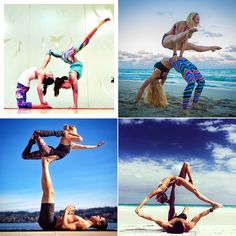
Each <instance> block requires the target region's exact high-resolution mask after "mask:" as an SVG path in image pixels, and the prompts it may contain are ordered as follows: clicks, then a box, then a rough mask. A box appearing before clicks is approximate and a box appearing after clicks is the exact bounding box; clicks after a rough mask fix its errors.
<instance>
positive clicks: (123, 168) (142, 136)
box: [119, 119, 236, 204]
mask: <svg viewBox="0 0 236 236" xmlns="http://www.w3.org/2000/svg"><path fill="white" fill-rule="evenodd" d="M119 158H120V161H119V181H120V184H119V191H120V195H119V203H130V204H131V203H139V202H141V201H142V200H143V198H144V197H145V196H146V195H147V194H148V193H150V192H151V191H153V190H154V189H155V188H156V187H157V186H158V184H159V182H160V181H161V180H162V179H163V178H164V177H167V176H171V175H178V174H179V171H180V169H181V166H182V163H183V162H184V161H188V162H189V163H190V165H191V167H192V171H193V178H194V180H195V184H196V187H197V188H198V189H199V190H200V192H202V193H203V194H204V195H206V196H207V197H208V198H210V199H213V200H215V201H219V202H221V203H223V204H236V201H235V195H236V183H235V181H232V180H233V179H236V120H233V119H231V120H228V119H209V120H205V119H146V120H142V119H135V120H132V119H122V120H120V122H119ZM151 203H155V201H152V202H151ZM176 203H182V204H184V203H193V204H194V203H197V204H201V203H202V202H201V201H200V200H198V199H197V198H196V197H195V196H193V195H192V194H191V193H189V192H187V191H186V190H185V189H184V188H183V187H180V188H177V194H176Z"/></svg>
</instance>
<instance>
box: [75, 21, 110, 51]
mask: <svg viewBox="0 0 236 236" xmlns="http://www.w3.org/2000/svg"><path fill="white" fill-rule="evenodd" d="M107 21H110V18H106V19H104V20H102V21H100V22H99V24H98V25H97V26H96V27H95V28H94V29H93V30H92V31H91V32H90V33H89V34H88V35H87V36H86V38H85V39H84V41H83V43H82V44H80V45H79V46H78V45H75V46H74V48H75V50H76V53H78V52H79V51H81V50H82V49H83V48H84V47H85V46H87V45H88V43H89V41H90V39H91V38H92V37H93V35H94V34H95V33H96V31H97V30H98V28H100V27H101V26H102V25H103V24H105V23H106V22H107Z"/></svg>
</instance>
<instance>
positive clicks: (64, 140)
mask: <svg viewBox="0 0 236 236" xmlns="http://www.w3.org/2000/svg"><path fill="white" fill-rule="evenodd" d="M49 136H56V137H61V140H60V143H59V145H58V146H57V147H56V148H54V147H51V146H48V145H47V144H46V143H45V141H44V140H43V139H42V137H49ZM82 140H83V138H82V137H81V136H80V135H79V134H78V133H77V129H76V127H75V126H72V125H64V130H59V131H54V130H35V131H34V133H33V135H32V137H31V138H30V140H29V143H28V145H27V146H26V148H25V150H24V151H23V153H22V158H23V159H25V160H39V159H42V158H43V157H50V158H51V159H53V160H57V159H62V158H64V157H65V156H66V155H67V154H69V153H70V149H91V148H97V147H100V146H102V145H103V144H104V142H100V143H98V144H97V145H82V144H78V143H73V142H81V141H82ZM35 143H37V145H38V147H39V150H38V151H34V152H31V149H32V146H33V145H34V144H35Z"/></svg>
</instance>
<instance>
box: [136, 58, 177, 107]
mask: <svg viewBox="0 0 236 236" xmlns="http://www.w3.org/2000/svg"><path fill="white" fill-rule="evenodd" d="M169 60H170V58H167V57H165V58H163V59H162V60H161V61H159V62H157V63H156V64H155V65H154V70H153V72H152V74H151V75H150V77H148V78H147V79H146V80H145V81H144V83H143V84H142V86H141V87H140V89H139V91H138V93H137V96H136V99H135V103H138V102H139V100H140V99H141V97H142V95H143V93H144V90H145V89H146V88H147V93H146V96H145V98H144V101H145V103H148V104H151V105H154V106H158V107H166V106H167V105H168V102H167V99H166V96H165V92H164V88H163V85H164V83H165V81H166V79H167V75H168V73H169V70H170V69H171V68H172V67H173V66H172V65H171V64H170V62H169Z"/></svg>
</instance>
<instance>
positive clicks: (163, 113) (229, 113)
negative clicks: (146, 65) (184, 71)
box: [119, 80, 236, 117]
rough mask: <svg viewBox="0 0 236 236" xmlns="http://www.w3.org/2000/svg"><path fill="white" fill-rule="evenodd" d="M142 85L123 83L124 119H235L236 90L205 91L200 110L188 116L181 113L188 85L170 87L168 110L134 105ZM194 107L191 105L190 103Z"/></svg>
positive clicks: (168, 85) (120, 96) (199, 106)
mask: <svg viewBox="0 0 236 236" xmlns="http://www.w3.org/2000/svg"><path fill="white" fill-rule="evenodd" d="M142 83H143V82H142V81H128V80H120V81H119V116H120V117H235V116H236V93H235V91H233V90H223V89H213V88H204V90H203V93H202V95H201V98H200V101H199V105H198V108H197V109H196V108H194V109H193V108H191V107H190V109H189V111H188V113H187V114H185V113H184V112H183V111H182V109H181V101H182V93H183V90H184V88H185V86H184V85H176V84H166V85H165V91H166V95H167V100H168V103H169V105H168V106H167V107H166V108H160V107H154V106H152V105H147V104H145V103H144V100H143V97H144V95H143V97H142V99H141V100H140V102H139V104H134V100H135V97H136V94H137V92H138V90H139V88H140V86H141V85H142ZM190 104H191V103H190Z"/></svg>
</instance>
